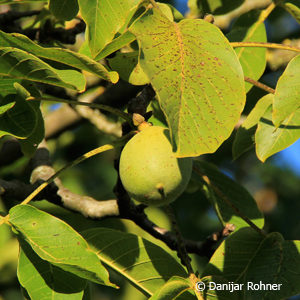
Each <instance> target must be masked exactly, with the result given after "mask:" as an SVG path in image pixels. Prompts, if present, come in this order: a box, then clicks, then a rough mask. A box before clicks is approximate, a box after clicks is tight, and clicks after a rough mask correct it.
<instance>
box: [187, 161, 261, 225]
mask: <svg viewBox="0 0 300 300" xmlns="http://www.w3.org/2000/svg"><path fill="white" fill-rule="evenodd" d="M193 176H194V177H193V178H194V179H195V180H197V181H198V182H199V183H200V184H201V182H202V183H203V182H204V181H203V180H204V178H203V176H205V179H206V182H209V184H208V185H207V184H204V185H203V184H202V185H203V189H204V192H205V193H206V194H207V197H208V198H210V200H211V201H212V204H213V206H214V208H215V210H216V213H217V215H218V217H219V219H220V221H221V223H222V225H225V224H228V223H229V224H234V225H235V227H236V230H237V229H239V228H242V227H245V226H247V227H248V226H249V224H248V223H247V222H246V221H244V220H243V219H242V218H241V217H240V215H239V214H238V213H237V211H236V209H238V211H239V212H240V214H242V215H243V216H246V217H248V219H250V220H251V221H252V222H253V223H254V224H255V225H256V226H258V227H259V228H262V227H263V226H264V218H263V215H262V213H261V212H260V211H259V210H258V208H257V205H256V202H255V200H254V199H253V198H252V196H251V195H250V194H249V192H248V191H247V190H246V189H245V188H243V187H242V186H241V185H239V184H238V183H236V182H234V181H233V180H231V179H230V178H228V177H227V176H226V175H224V174H222V173H221V172H220V171H219V170H218V169H217V168H216V167H215V166H214V165H212V164H209V163H207V162H204V161H194V166H193ZM207 179H208V180H207ZM232 206H234V207H235V208H236V209H234V208H233V207H232Z"/></svg>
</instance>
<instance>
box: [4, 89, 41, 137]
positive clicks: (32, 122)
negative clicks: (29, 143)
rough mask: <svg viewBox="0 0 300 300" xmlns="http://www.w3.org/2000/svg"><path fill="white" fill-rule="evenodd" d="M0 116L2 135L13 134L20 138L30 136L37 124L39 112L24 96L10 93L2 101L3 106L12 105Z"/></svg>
mask: <svg viewBox="0 0 300 300" xmlns="http://www.w3.org/2000/svg"><path fill="white" fill-rule="evenodd" d="M12 103H15V105H13V107H11V108H10V109H8V110H7V111H6V112H4V113H3V114H2V115H1V116H0V137H2V136H4V135H11V136H14V137H16V138H19V139H25V138H27V137H29V136H30V135H31V134H32V132H33V130H34V128H35V126H36V125H37V114H36V111H35V110H34V109H33V107H32V106H31V105H30V104H29V103H28V101H26V100H25V99H24V98H23V97H21V96H19V95H16V94H10V95H7V96H6V97H5V98H4V99H3V100H2V101H1V107H2V106H6V107H7V106H8V107H9V106H11V104H12Z"/></svg>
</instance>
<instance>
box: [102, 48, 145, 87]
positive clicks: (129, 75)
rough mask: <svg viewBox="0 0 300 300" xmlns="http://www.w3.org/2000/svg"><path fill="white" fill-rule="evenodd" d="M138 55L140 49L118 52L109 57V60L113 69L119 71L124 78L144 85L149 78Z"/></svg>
mask: <svg viewBox="0 0 300 300" xmlns="http://www.w3.org/2000/svg"><path fill="white" fill-rule="evenodd" d="M138 57H139V54H138V51H133V52H127V53H117V54H116V55H115V56H114V57H113V58H110V59H108V62H109V65H110V67H111V68H112V70H114V71H117V72H118V73H119V75H120V77H121V78H122V79H123V80H126V81H128V82H129V83H131V84H134V85H144V84H147V83H149V79H148V77H147V75H146V74H145V73H144V71H143V70H142V68H141V66H140V64H139V61H138Z"/></svg>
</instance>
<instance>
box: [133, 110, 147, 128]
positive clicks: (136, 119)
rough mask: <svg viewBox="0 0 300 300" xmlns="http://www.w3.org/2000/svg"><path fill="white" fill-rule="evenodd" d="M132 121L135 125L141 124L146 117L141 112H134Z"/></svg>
mask: <svg viewBox="0 0 300 300" xmlns="http://www.w3.org/2000/svg"><path fill="white" fill-rule="evenodd" d="M132 121H133V125H134V126H139V125H140V124H142V123H143V122H144V121H145V118H144V117H143V116H142V115H140V114H137V113H134V114H133V115H132Z"/></svg>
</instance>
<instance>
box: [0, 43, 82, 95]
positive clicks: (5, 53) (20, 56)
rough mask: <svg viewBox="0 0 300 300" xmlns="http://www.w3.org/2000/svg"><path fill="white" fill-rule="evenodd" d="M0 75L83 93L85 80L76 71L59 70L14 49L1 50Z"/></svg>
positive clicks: (5, 48)
mask: <svg viewBox="0 0 300 300" xmlns="http://www.w3.org/2000/svg"><path fill="white" fill-rule="evenodd" d="M0 75H1V76H6V77H10V78H11V77H12V78H15V79H26V80H29V81H35V82H41V83H47V84H52V85H56V86H60V87H64V88H70V89H73V90H75V89H78V90H79V91H83V90H84V88H85V79H84V77H83V75H82V74H81V73H80V72H78V71H75V70H57V69H54V68H53V67H51V66H50V65H48V64H47V63H45V62H43V61H42V60H40V59H39V58H37V57H36V56H34V55H32V54H30V53H28V52H25V51H23V50H20V49H17V48H12V47H1V48H0Z"/></svg>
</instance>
